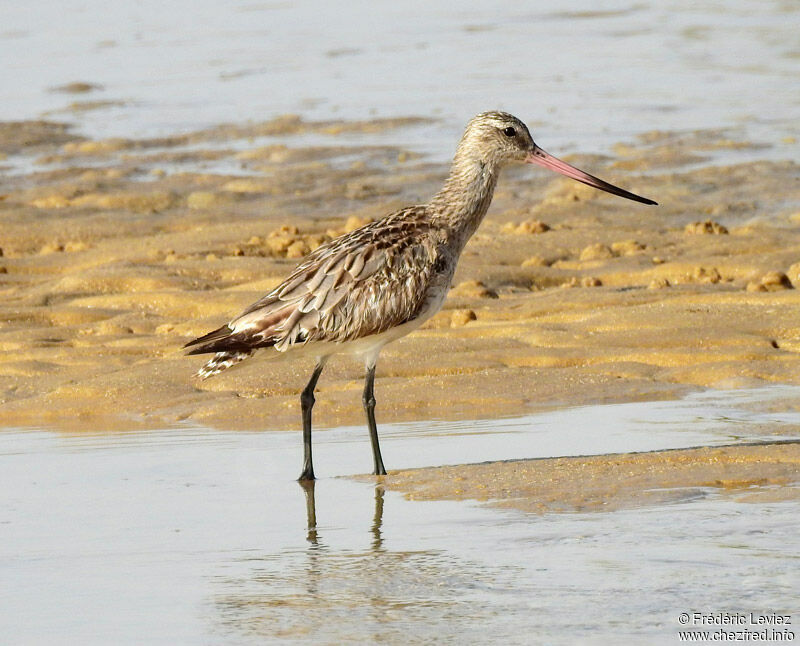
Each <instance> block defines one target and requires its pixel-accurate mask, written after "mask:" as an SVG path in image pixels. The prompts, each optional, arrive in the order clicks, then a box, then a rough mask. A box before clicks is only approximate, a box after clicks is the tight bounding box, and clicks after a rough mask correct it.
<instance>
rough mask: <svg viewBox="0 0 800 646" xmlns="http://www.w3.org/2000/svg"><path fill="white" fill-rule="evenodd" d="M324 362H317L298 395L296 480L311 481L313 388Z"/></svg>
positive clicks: (312, 473) (312, 476) (312, 466)
mask: <svg viewBox="0 0 800 646" xmlns="http://www.w3.org/2000/svg"><path fill="white" fill-rule="evenodd" d="M324 367H325V361H318V362H317V365H316V367H315V368H314V372H313V374H312V375H311V379H309V380H308V385H307V386H306V387H305V389H304V390H303V392H302V393H301V394H300V409H301V410H302V411H303V472H302V473H301V474H300V477H299V478H298V480H301V481H302V480H313V479H314V465H313V463H312V461H311V409H312V408H314V401H315V400H314V388H316V387H317V380H318V379H319V376H320V374H322V369H323V368H324Z"/></svg>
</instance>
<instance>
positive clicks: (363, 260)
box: [192, 207, 455, 352]
mask: <svg viewBox="0 0 800 646" xmlns="http://www.w3.org/2000/svg"><path fill="white" fill-rule="evenodd" d="M447 249H448V247H447V245H446V244H444V243H443V240H442V239H441V232H439V231H437V230H435V229H433V228H432V227H431V226H430V224H429V223H428V222H427V220H426V218H425V211H424V208H423V207H410V208H407V209H403V210H401V211H398V212H396V213H393V214H392V215H390V216H387V217H386V218H384V219H383V220H379V221H377V222H372V223H370V224H368V225H365V226H363V227H361V228H359V229H356V230H355V231H352V232H351V233H349V234H347V235H344V236H342V237H340V238H337V239H335V240H333V241H331V242H329V243H327V244H324V245H321V246H320V247H318V248H317V249H315V250H314V251H313V252H312V253H310V254H309V255H308V256H306V258H304V259H303V261H302V262H301V263H300V264H299V265H298V266H297V267H296V268H295V270H294V271H293V272H292V273H291V274H290V275H289V276H288V277H287V279H286V280H285V281H284V282H283V283H281V284H280V285H278V286H277V287H276V288H275V289H273V290H272V291H271V292H270V293H269V294H267V295H266V296H264V297H263V298H261V299H260V300H259V301H257V302H255V303H253V304H252V305H251V306H250V307H248V308H247V309H245V311H244V312H242V314H240V315H239V316H237V317H236V318H234V319H233V320H232V321H231V322H230V323H228V325H227V326H226V327H227V330H228V331H227V332H224V330H225V327H223V328H220V330H219V331H215V332H214V333H211V334H210V335H206V337H208V339H207V340H208V341H209V342H210V343H206V342H205V341H206V337H201V339H198V340H197V341H194V342H192V343H198V344H200V347H198V348H197V350H196V351H205V352H212V351H216V349H215V348H216V347H217V346H220V345H224V346H225V347H230V344H231V342H232V341H233V340H234V338H235V341H236V348H237V349H239V348H241V347H243V346H246V345H247V344H250V347H253V348H256V347H264V346H274V347H275V349H277V350H279V351H285V350H288V349H289V348H291V347H292V346H293V345H297V344H303V343H308V342H313V341H333V342H342V341H349V340H353V339H357V338H361V337H364V336H369V335H372V334H378V333H380V332H383V331H385V330H387V329H389V328H391V327H394V326H397V325H401V324H402V323H405V322H407V321H409V320H412V319H413V318H415V317H416V316H417V315H419V313H420V312H421V311H422V310H423V309H424V308H425V307H426V304H427V303H428V301H429V300H430V293H431V290H432V289H433V288H434V287H436V288H438V289H437V290H436V291H437V292H438V291H440V290H441V289H442V288H443V289H445V290H446V286H443V285H440V284H439V283H441V282H442V281H446V282H447V283H448V284H449V281H450V278H451V276H450V275H447V274H448V273H449V274H452V270H453V269H454V268H455V263H454V262H448V261H449V260H453V259H452V258H449V256H448V251H447ZM450 265H452V269H451V270H450V271H449V272H448V271H444V272H443V271H442V268H443V267H448V268H450ZM212 335H213V337H212Z"/></svg>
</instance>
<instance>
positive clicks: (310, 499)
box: [298, 480, 385, 552]
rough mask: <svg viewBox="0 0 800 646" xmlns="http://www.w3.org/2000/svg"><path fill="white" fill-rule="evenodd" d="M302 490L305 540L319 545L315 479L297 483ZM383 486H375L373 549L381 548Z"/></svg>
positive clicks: (371, 529) (372, 528)
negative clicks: (304, 509) (304, 504)
mask: <svg viewBox="0 0 800 646" xmlns="http://www.w3.org/2000/svg"><path fill="white" fill-rule="evenodd" d="M298 484H299V485H300V488H301V489H302V490H303V494H304V496H305V501H306V540H307V541H308V542H309V543H310V544H311V545H314V546H316V547H319V546H320V537H319V532H318V530H317V499H316V495H315V491H316V490H315V486H316V481H315V480H302V481H300V482H299V483H298ZM384 494H385V491H384V488H383V486H382V485H376V486H375V511H374V513H373V515H372V526H371V528H370V533H371V534H372V549H373V551H376V552H378V551H381V550H382V548H383V533H382V527H383V498H384Z"/></svg>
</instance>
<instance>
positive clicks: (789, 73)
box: [0, 0, 800, 159]
mask: <svg viewBox="0 0 800 646" xmlns="http://www.w3.org/2000/svg"><path fill="white" fill-rule="evenodd" d="M56 13H57V16H56ZM798 29H800V4H798V3H797V2H794V1H792V0H762V1H756V0H738V1H731V2H724V3H720V2H718V1H716V0H663V1H659V2H655V1H647V0H644V1H642V0H610V1H609V2H604V3H602V5H601V6H600V7H599V8H598V5H597V3H596V2H594V1H593V0H576V1H574V2H570V3H569V4H568V5H560V4H553V3H547V2H527V3H526V2H518V1H514V2H507V1H505V2H494V3H453V2H441V1H439V2H436V1H430V0H425V1H420V0H412V1H411V2H403V3H367V2H356V1H350V2H344V3H337V4H336V5H335V6H333V5H330V4H329V3H324V2H321V1H320V0H312V1H310V2H303V3H293V2H256V1H253V0H236V1H234V2H227V3H219V2H211V1H210V0H199V1H198V0H192V1H189V0H179V1H176V2H168V3H164V2H155V1H153V0H145V1H139V2H132V1H130V2H115V3H107V2H100V1H99V0H83V1H80V2H77V1H67V2H65V3H61V4H60V5H59V6H58V8H56V7H55V6H54V5H53V4H52V3H50V2H45V1H43V0H33V1H31V2H25V3H7V6H5V7H4V9H3V25H2V26H0V59H2V60H3V65H2V66H0V83H2V85H3V88H4V93H3V94H4V96H3V102H2V106H0V118H2V119H10V118H14V119H22V118H32V117H34V116H36V115H39V114H42V113H43V112H48V113H49V116H50V117H51V118H61V119H66V120H74V121H76V122H77V123H78V124H79V128H80V129H81V130H82V131H84V132H85V133H87V134H89V135H91V136H128V137H130V136H151V135H155V134H166V133H173V132H176V131H186V130H191V129H195V128H199V127H203V126H207V125H212V124H216V123H220V122H232V121H236V122H240V121H244V120H249V119H252V120H261V119H265V118H269V117H272V116H275V115H277V114H281V113H286V112H294V113H299V114H301V115H303V116H305V117H307V118H312V119H331V118H343V119H350V118H364V117H372V116H391V115H423V116H433V117H438V118H440V119H441V121H440V122H439V123H437V124H436V126H435V127H433V128H416V129H414V128H412V129H410V130H406V131H404V132H402V133H396V134H393V135H391V138H392V139H393V141H394V142H395V143H402V144H404V145H408V146H411V147H414V148H417V149H422V150H426V151H428V152H432V153H434V154H435V155H436V156H437V157H439V158H441V159H446V158H449V156H450V155H451V154H452V148H453V144H454V141H455V139H456V137H457V136H458V135H459V133H460V132H461V129H462V128H463V125H464V123H465V121H466V119H468V118H469V117H470V116H472V115H473V114H475V113H476V112H479V111H482V110H486V109H493V108H502V109H507V110H510V111H512V112H514V113H516V114H518V115H519V116H521V117H523V118H524V119H526V120H528V122H529V123H530V125H531V126H532V129H533V131H534V133H535V134H536V135H537V138H538V140H539V142H540V143H541V144H542V145H543V146H545V147H547V148H551V149H553V150H554V151H559V152H561V153H563V152H565V151H573V150H578V151H586V152H605V151H606V149H607V148H608V147H609V146H610V145H611V144H613V143H615V142H618V141H626V140H630V139H631V138H632V137H633V136H634V135H636V134H637V133H641V132H646V131H650V130H654V129H661V130H674V129H689V130H691V129H697V128H716V127H725V128H731V129H732V133H733V135H734V136H738V137H741V138H744V139H750V140H755V141H761V142H765V143H768V144H770V145H772V148H771V149H769V150H767V151H764V152H763V153H762V156H767V157H770V156H771V157H776V158H783V159H785V158H793V157H796V145H794V144H793V142H792V141H791V140H790V139H786V138H787V137H796V136H797V135H798V129H799V128H800V126H798V124H800V84H798V83H797V78H798V72H800V45H798V40H797V32H798ZM72 81H88V82H92V83H98V84H101V85H103V86H104V88H105V90H104V91H102V92H96V93H92V94H88V95H71V96H70V95H64V94H59V93H53V92H50V91H48V90H49V89H50V88H53V87H56V86H60V85H63V84H65V83H69V82H72ZM85 101H111V102H112V104H111V105H107V106H106V107H99V108H95V109H88V110H87V109H79V110H78V111H75V110H68V109H66V108H67V107H68V106H69V104H70V103H72V102H85ZM114 102H122V104H121V105H118V104H116V103H114ZM79 107H81V106H79ZM82 107H83V108H86V107H90V106H86V105H83V106H82ZM739 153H741V151H739V152H738V153H737V151H735V150H728V151H726V152H725V154H727V155H730V156H731V158H732V159H736V158H737V154H739Z"/></svg>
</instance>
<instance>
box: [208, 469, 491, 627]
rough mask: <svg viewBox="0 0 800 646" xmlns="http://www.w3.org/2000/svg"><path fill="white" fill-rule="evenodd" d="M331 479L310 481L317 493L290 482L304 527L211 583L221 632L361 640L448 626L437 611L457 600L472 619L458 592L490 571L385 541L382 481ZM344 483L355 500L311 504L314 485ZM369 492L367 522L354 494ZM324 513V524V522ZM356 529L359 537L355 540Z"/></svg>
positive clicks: (469, 589)
mask: <svg viewBox="0 0 800 646" xmlns="http://www.w3.org/2000/svg"><path fill="white" fill-rule="evenodd" d="M333 485H334V483H328V482H324V481H323V482H320V483H319V487H320V491H319V492H317V491H316V486H317V483H316V482H304V483H302V484H301V485H300V487H301V490H302V495H297V494H298V492H297V490H296V489H294V488H293V487H292V489H291V491H292V493H293V494H294V499H295V500H296V503H297V504H299V505H304V507H305V523H304V525H305V526H303V524H302V523H298V526H297V530H298V531H297V533H295V534H294V536H295V538H294V540H291V539H290V541H289V544H287V545H286V546H285V547H284V548H282V549H279V550H277V551H276V550H274V549H273V550H270V549H268V548H264V549H262V550H261V553H260V554H253V553H248V554H247V556H246V558H244V559H242V560H241V561H240V566H241V567H242V568H243V569H242V570H240V571H239V574H238V576H235V577H226V578H225V579H223V580H222V581H221V582H220V588H221V589H220V592H219V594H217V595H216V596H215V605H216V607H217V609H218V612H219V621H220V625H221V626H224V630H225V631H229V632H231V633H237V634H246V635H250V636H253V635H256V636H259V635H264V636H270V637H273V638H274V637H275V636H276V635H279V636H281V638H286V639H287V640H291V639H293V638H296V637H298V636H300V637H302V638H303V639H309V640H312V641H313V640H314V639H315V638H320V639H321V640H322V641H325V640H330V641H329V643H371V642H372V641H374V635H375V633H376V631H377V632H383V631H384V630H385V629H388V630H395V631H398V630H404V628H403V627H405V626H407V625H408V622H411V623H412V624H413V625H415V626H422V627H425V630H426V631H428V630H429V631H430V634H431V636H433V637H435V636H438V635H441V634H442V631H446V630H448V629H449V624H447V623H446V622H445V619H444V618H446V617H452V616H459V617H462V615H461V614H460V613H461V610H462V609H463V610H464V613H465V614H464V615H463V619H464V621H465V622H467V623H468V620H469V621H473V622H474V621H475V616H476V614H475V613H476V610H475V607H474V604H472V603H464V598H466V597H468V596H470V595H473V594H474V590H475V589H476V585H480V584H481V582H482V581H486V582H487V583H486V585H488V582H489V581H494V579H495V577H494V576H493V575H491V573H490V574H489V575H487V573H486V572H484V571H483V570H482V569H481V568H479V567H478V568H476V567H475V566H474V565H472V564H470V563H467V562H462V561H460V560H458V559H457V558H454V557H452V556H449V555H447V554H446V553H445V552H443V551H442V550H440V549H433V550H431V549H414V550H402V549H400V550H398V549H390V548H389V544H388V543H386V542H385V539H386V538H387V536H386V528H385V527H384V523H383V520H384V510H385V505H386V504H387V500H386V496H385V490H384V487H383V486H382V485H380V484H378V485H376V486H375V487H374V489H373V490H372V493H370V491H369V488H367V487H363V486H357V487H353V488H350V487H341V486H339V485H338V483H337V486H335V487H334V486H333ZM344 490H346V491H347V494H349V493H350V492H356V499H355V500H354V499H352V498H345V499H342V498H334V499H333V502H334V504H333V505H331V506H327V507H324V508H320V509H319V510H318V508H317V496H316V494H317V493H319V494H320V499H321V503H322V501H327V497H326V496H323V493H324V494H329V493H330V494H333V495H335V496H341V495H342V491H344ZM347 494H345V495H347ZM369 498H371V499H372V505H373V510H372V511H373V513H372V518H371V521H370V520H367V522H363V521H362V522H363V524H361V523H359V522H358V521H354V520H353V519H354V517H355V518H356V519H357V518H359V517H361V518H364V516H361V512H364V511H367V510H368V509H367V510H365V509H364V508H363V507H359V506H358V500H359V499H360V500H361V502H363V503H366V505H369V502H368V500H369ZM397 502H398V503H399V501H397ZM301 509H302V507H301ZM354 511H356V512H357V513H355V514H354V513H353V512H354ZM331 518H333V519H334V523H330V520H328V522H326V519H331ZM366 518H367V519H368V518H369V516H367V517H366ZM365 520H366V519H365ZM353 529H355V530H356V531H355V533H353V531H352V530H353ZM301 531H302V532H303V533H302V534H300V532H301ZM298 534H300V535H298ZM365 534H368V536H369V539H368V540H369V543H368V545H367V546H364V547H359V544H362V545H363V543H361V540H362V538H363V537H364V535H365ZM360 537H362V538H360ZM353 540H355V544H353V543H352V541H353ZM396 542H400V541H396ZM302 543H305V545H302ZM442 582H446V583H447V584H446V585H444V586H443V584H442ZM432 600H433V601H432ZM443 611H444V612H443ZM453 613H455V614H453ZM479 615H480V613H478V616H479ZM448 621H449V619H448ZM465 625H466V624H465ZM432 641H435V639H432Z"/></svg>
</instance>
